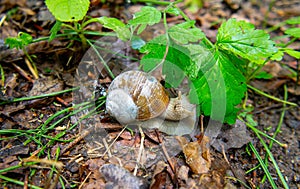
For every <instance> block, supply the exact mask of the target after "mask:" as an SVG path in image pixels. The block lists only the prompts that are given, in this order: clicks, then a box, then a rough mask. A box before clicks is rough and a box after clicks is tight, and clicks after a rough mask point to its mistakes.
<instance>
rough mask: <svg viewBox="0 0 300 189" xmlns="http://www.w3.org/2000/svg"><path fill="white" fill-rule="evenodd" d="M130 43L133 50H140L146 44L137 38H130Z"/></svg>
mask: <svg viewBox="0 0 300 189" xmlns="http://www.w3.org/2000/svg"><path fill="white" fill-rule="evenodd" d="M130 42H131V47H132V48H133V49H141V48H142V47H143V46H144V45H145V44H146V42H145V41H144V40H143V39H142V38H140V37H138V36H132V38H131V41H130Z"/></svg>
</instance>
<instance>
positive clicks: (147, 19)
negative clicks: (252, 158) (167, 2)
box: [129, 6, 161, 34]
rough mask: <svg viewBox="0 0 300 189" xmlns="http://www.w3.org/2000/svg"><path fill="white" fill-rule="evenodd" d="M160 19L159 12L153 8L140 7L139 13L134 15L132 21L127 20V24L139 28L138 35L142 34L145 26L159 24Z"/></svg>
mask: <svg viewBox="0 0 300 189" xmlns="http://www.w3.org/2000/svg"><path fill="white" fill-rule="evenodd" d="M160 19H161V12H160V11H159V10H157V9H156V8H154V7H148V6H145V7H142V9H141V11H139V12H137V13H135V14H134V17H133V19H132V20H129V24H130V25H132V26H140V29H139V30H138V34H140V33H142V32H143V30H144V29H145V28H146V26H147V25H150V26H152V25H153V24H156V23H159V22H160Z"/></svg>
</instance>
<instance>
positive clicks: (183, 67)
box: [140, 35, 195, 87]
mask: <svg viewBox="0 0 300 189" xmlns="http://www.w3.org/2000/svg"><path fill="white" fill-rule="evenodd" d="M140 52H142V53H146V55H144V57H143V58H142V59H141V65H143V69H144V70H145V71H151V70H152V69H154V68H155V67H157V66H158V65H159V64H160V63H162V62H164V63H163V74H165V75H166V78H165V80H166V82H167V83H169V84H170V85H171V86H172V87H178V86H179V85H180V83H181V82H182V80H183V78H184V76H185V75H190V74H191V73H189V70H192V71H195V69H191V67H193V66H194V63H193V62H192V61H191V59H190V57H189V50H188V49H187V48H185V47H183V46H179V45H177V44H175V43H173V42H172V41H170V45H169V47H168V54H167V55H166V57H165V60H164V61H162V60H163V58H164V56H165V52H166V36H165V35H161V36H158V37H156V38H154V39H153V40H151V41H149V42H148V43H147V44H146V45H145V46H143V47H142V48H141V50H140Z"/></svg>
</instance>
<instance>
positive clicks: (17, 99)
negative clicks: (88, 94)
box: [0, 87, 80, 105]
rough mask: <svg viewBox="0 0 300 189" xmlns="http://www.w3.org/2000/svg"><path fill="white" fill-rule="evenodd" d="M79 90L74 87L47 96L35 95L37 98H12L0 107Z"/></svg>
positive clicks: (1, 103) (0, 103)
mask: <svg viewBox="0 0 300 189" xmlns="http://www.w3.org/2000/svg"><path fill="white" fill-rule="evenodd" d="M79 88H80V87H74V88H71V89H66V90H63V91H58V92H54V93H49V94H41V95H37V96H29V97H21V98H14V99H13V100H7V101H3V102H0V105H4V104H9V103H14V102H21V101H27V100H34V99H39V98H45V97H52V96H57V95H60V94H63V93H67V92H71V91H75V90H78V89H79Z"/></svg>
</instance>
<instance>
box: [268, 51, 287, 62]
mask: <svg viewBox="0 0 300 189" xmlns="http://www.w3.org/2000/svg"><path fill="white" fill-rule="evenodd" d="M283 55H284V53H283V51H282V50H281V49H279V50H278V51H277V52H276V53H275V54H273V55H272V56H271V60H276V61H281V60H282V57H283Z"/></svg>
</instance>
